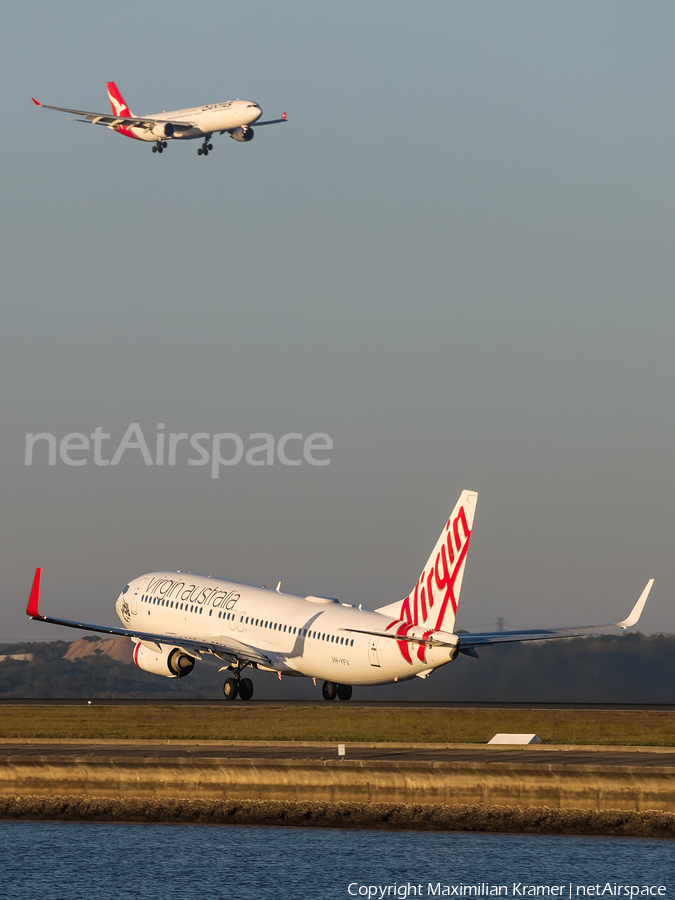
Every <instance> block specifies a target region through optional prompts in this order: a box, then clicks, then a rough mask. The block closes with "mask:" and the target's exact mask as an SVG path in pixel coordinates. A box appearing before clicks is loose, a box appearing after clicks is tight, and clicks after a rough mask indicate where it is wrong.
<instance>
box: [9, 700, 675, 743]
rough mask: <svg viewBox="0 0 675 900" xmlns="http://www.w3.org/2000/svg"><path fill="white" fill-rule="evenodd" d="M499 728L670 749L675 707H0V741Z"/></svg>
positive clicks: (421, 737)
mask: <svg viewBox="0 0 675 900" xmlns="http://www.w3.org/2000/svg"><path fill="white" fill-rule="evenodd" d="M497 732H519V733H522V732H525V733H527V732H535V733H536V734H538V735H539V737H540V738H541V739H542V741H544V742H545V743H550V744H623V745H633V746H656V747H661V746H675V712H669V711H658V710H641V711H615V710H524V709H513V710H500V709H450V710H448V709H402V710H396V709H387V708H379V709H364V708H357V707H349V706H347V705H344V706H337V705H336V706H326V707H325V708H324V707H315V706H311V707H309V706H308V707H301V706H298V707H291V708H289V707H282V706H274V705H273V704H270V705H269V706H255V707H246V706H237V705H233V706H221V707H197V708H190V707H173V708H167V707H163V706H96V705H93V706H91V707H86V706H83V707H79V706H23V707H17V706H8V707H0V738H2V737H6V738H10V737H11V738H99V739H101V738H115V739H124V740H127V739H143V738H145V739H163V740H168V739H174V740H176V739H177V740H273V741H280V740H304V741H400V742H416V743H427V742H428V743H445V742H453V743H474V742H475V743H485V742H487V741H488V740H489V739H490V738H491V737H492V736H493V735H494V734H496V733H497Z"/></svg>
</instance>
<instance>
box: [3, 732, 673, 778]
mask: <svg viewBox="0 0 675 900" xmlns="http://www.w3.org/2000/svg"><path fill="white" fill-rule="evenodd" d="M337 746H338V745H337V743H335V744H327V743H317V744H309V743H307V744H301V743H299V742H298V743H292V742H282V741H280V742H278V743H275V742H270V743H265V742H253V741H251V742H239V743H237V744H228V743H225V742H224V743H220V742H218V743H215V742H213V743H204V744H198V743H189V742H179V743H166V744H162V743H153V742H144V741H119V742H115V741H106V742H97V741H67V742H59V741H48V740H45V741H35V740H33V741H30V742H25V743H22V742H20V741H16V742H15V741H3V740H0V764H2V763H3V762H10V761H12V760H17V761H18V760H24V761H25V760H29V759H31V758H36V759H40V760H43V761H45V762H48V761H50V760H53V761H56V759H59V760H75V759H77V760H90V761H92V762H95V761H96V760H100V761H103V760H110V759H115V760H129V761H132V760H139V761H140V760H153V761H155V760H162V761H163V760H166V761H171V760H179V759H180V760H192V761H199V760H204V761H206V760H210V761H213V760H217V759H222V760H235V759H246V760H260V761H263V760H270V761H276V760H282V759H283V760H327V759H338V750H337ZM345 749H346V756H345V758H346V759H349V760H369V761H373V762H398V763H400V762H424V763H481V764H484V763H495V764H501V765H514V764H518V765H523V764H526V765H528V764H529V765H539V766H542V765H545V766H548V765H551V766H553V765H555V766H560V765H563V766H603V767H606V766H639V767H645V766H647V767H651V766H658V767H664V766H666V767H675V748H664V749H663V751H661V752H659V751H656V750H643V751H637V750H632V749H630V748H604V747H603V748H598V749H594V750H589V749H587V748H581V749H569V750H562V749H555V748H546V749H544V748H543V747H538V748H537V747H534V748H531V749H530V748H518V749H513V748H503V747H486V746H481V747H457V748H455V747H452V748H438V747H434V746H433V745H427V746H425V745H418V746H400V745H392V746H387V745H376V746H373V745H370V746H369V745H365V746H364V745H361V746H359V745H358V744H349V743H347V744H346V745H345ZM674 774H675V773H674Z"/></svg>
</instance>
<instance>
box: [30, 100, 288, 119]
mask: <svg viewBox="0 0 675 900" xmlns="http://www.w3.org/2000/svg"><path fill="white" fill-rule="evenodd" d="M35 102H36V103H37V100H36V101H35ZM38 106H42V104H41V103H38ZM281 118H282V119H285V118H286V113H282V114H281Z"/></svg>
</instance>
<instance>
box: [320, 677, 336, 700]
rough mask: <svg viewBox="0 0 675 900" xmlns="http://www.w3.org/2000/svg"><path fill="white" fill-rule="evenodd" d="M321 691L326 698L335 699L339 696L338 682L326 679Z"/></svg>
mask: <svg viewBox="0 0 675 900" xmlns="http://www.w3.org/2000/svg"><path fill="white" fill-rule="evenodd" d="M321 693H322V694H323V699H324V700H335V697H336V696H337V684H335V682H334V681H324V683H323V685H322V686H321Z"/></svg>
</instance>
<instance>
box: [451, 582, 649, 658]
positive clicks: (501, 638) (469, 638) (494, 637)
mask: <svg viewBox="0 0 675 900" xmlns="http://www.w3.org/2000/svg"><path fill="white" fill-rule="evenodd" d="M653 584H654V579H653V578H650V579H649V581H648V582H647V586H646V587H645V589H644V591H643V592H642V593H641V594H640V597H639V599H638V601H637V603H636V604H635V606H634V607H633V609H632V610H631V612H630V614H629V615H628V616H627V618H625V619H622V621H621V622H611V623H608V624H606V625H570V626H568V627H566V628H542V629H531V630H527V631H487V632H482V633H479V634H460V635H458V637H459V648H460V653H461V652H462V650H470V649H473V648H474V647H485V646H487V645H488V644H506V643H513V642H516V641H518V642H519V641H545V640H548V639H550V638H569V637H583V636H584V635H586V634H605V633H606V632H608V631H615V630H617V629H622V630H623V631H625V630H626V629H627V628H632V627H633V625H636V624H637V622H638V620H639V618H640V616H641V615H642V610H643V609H644V607H645V603H646V602H647V597H648V596H649V592H650V591H651V589H652V586H653Z"/></svg>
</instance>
